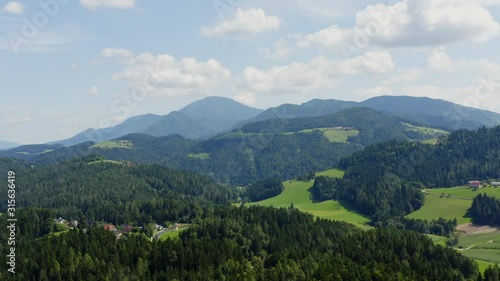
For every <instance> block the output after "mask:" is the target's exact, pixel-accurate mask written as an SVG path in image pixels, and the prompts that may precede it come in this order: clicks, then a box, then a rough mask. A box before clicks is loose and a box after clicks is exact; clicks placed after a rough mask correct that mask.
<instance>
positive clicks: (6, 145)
mask: <svg viewBox="0 0 500 281" xmlns="http://www.w3.org/2000/svg"><path fill="white" fill-rule="evenodd" d="M18 146H20V144H17V143H12V142H8V141H0V150H6V149H11V148H14V147H18Z"/></svg>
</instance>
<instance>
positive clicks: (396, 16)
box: [295, 0, 500, 50]
mask: <svg viewBox="0 0 500 281" xmlns="http://www.w3.org/2000/svg"><path fill="white" fill-rule="evenodd" d="M499 34H500V25H499V24H498V23H497V22H496V21H495V19H494V17H493V16H492V15H491V13H490V12H489V11H488V10H487V9H486V8H484V7H483V6H481V3H479V2H477V1H467V0H425V1H424V0H402V1H400V2H397V3H395V4H393V5H385V4H375V5H369V6H367V7H366V8H365V9H363V10H361V11H359V12H358V13H356V18H355V25H354V26H353V27H350V28H344V27H340V26H338V25H332V26H330V27H327V28H324V29H321V30H319V31H317V32H313V33H310V34H303V35H297V36H296V42H295V45H296V47H297V48H307V47H313V46H319V47H322V48H327V49H334V50H342V49H345V48H357V49H366V48H369V47H383V48H396V47H415V48H420V47H429V46H444V45H447V44H452V43H460V42H485V41H488V40H490V39H491V38H493V37H495V36H498V35H499Z"/></svg>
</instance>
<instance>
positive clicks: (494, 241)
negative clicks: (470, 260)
mask: <svg viewBox="0 0 500 281" xmlns="http://www.w3.org/2000/svg"><path fill="white" fill-rule="evenodd" d="M458 246H461V247H462V248H471V249H497V250H500V233H498V232H493V233H478V234H469V235H464V236H462V237H460V238H459V239H458Z"/></svg>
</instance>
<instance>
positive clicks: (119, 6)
mask: <svg viewBox="0 0 500 281" xmlns="http://www.w3.org/2000/svg"><path fill="white" fill-rule="evenodd" d="M63 2H65V1H54V3H57V5H55V6H50V7H43V6H40V5H39V4H38V2H29V1H26V0H24V1H7V2H6V3H5V4H3V5H4V6H0V61H1V65H2V67H1V68H0V85H1V86H0V90H1V92H2V99H1V100H2V102H1V103H0V112H1V113H0V127H1V128H2V130H0V140H2V141H11V142H17V143H25V144H27V143H43V142H49V141H54V140H59V139H65V138H68V137H71V136H73V135H75V134H77V133H79V132H81V131H83V130H85V129H87V128H100V127H108V126H112V125H116V124H118V123H121V122H122V121H124V120H125V119H127V118H130V117H132V116H136V115H139V114H145V113H153V114H159V115H165V114H167V113H169V112H171V111H173V110H178V109H180V108H182V107H184V106H186V105H187V104H189V103H191V102H193V101H196V100H199V99H202V98H204V97H207V96H222V97H228V98H232V99H234V100H236V101H239V102H241V103H244V104H246V105H249V106H253V107H256V108H261V109H266V108H269V107H272V106H278V105H280V104H283V103H294V104H300V103H303V102H307V101H309V100H311V99H314V98H320V99H338V100H353V101H362V100H365V99H367V98H370V97H374V96H380V95H409V96H427V97H431V98H438V99H444V100H448V101H451V102H454V103H457V104H460V105H464V106H471V107H476V108H480V109H486V110H490V111H494V112H500V99H498V93H499V90H500V57H499V56H498V54H497V50H498V47H499V46H500V38H499V36H498V35H499V34H500V24H499V21H500V1H498V0H469V1H465V0H458V1H457V0H439V1H431V0H423V1H418V0H401V1H366V0H363V1H357V2H356V3H351V1H347V0H339V1H335V3H331V1H327V0H316V1H305V0H288V1H284V0H277V1H272V2H271V3H269V1H262V0H256V1H243V0H241V1H227V0H209V1H200V2H201V3H166V2H165V3H151V2H147V1H140V0H127V1H110V0H80V1H71V3H68V4H59V3H63ZM40 15H45V17H43V16H42V17H40ZM41 20H43V21H42V22H41ZM30 28H31V29H30Z"/></svg>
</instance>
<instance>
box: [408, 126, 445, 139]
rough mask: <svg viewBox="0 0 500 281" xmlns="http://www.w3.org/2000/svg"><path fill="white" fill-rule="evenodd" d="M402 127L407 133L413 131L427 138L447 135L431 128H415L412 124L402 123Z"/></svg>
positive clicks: (442, 131)
mask: <svg viewBox="0 0 500 281" xmlns="http://www.w3.org/2000/svg"><path fill="white" fill-rule="evenodd" d="M403 125H404V126H405V127H406V130H407V131H414V132H419V133H422V134H424V135H427V136H435V135H447V134H449V132H447V131H444V130H440V129H433V128H427V127H421V126H415V125H412V124H408V123H403Z"/></svg>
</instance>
